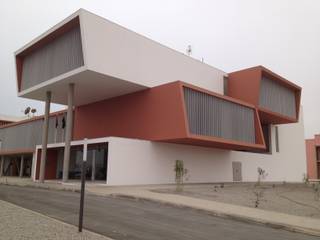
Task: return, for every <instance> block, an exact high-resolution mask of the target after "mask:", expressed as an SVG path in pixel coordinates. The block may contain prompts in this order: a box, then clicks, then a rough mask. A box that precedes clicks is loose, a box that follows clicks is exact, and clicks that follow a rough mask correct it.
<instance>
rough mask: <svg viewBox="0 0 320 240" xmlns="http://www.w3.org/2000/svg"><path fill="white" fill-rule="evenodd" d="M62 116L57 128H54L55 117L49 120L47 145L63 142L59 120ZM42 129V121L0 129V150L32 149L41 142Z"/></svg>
mask: <svg viewBox="0 0 320 240" xmlns="http://www.w3.org/2000/svg"><path fill="white" fill-rule="evenodd" d="M62 117H63V115H61V116H59V117H58V119H59V120H60V123H59V126H57V128H56V117H55V116H52V117H50V119H49V132H48V135H49V136H48V143H54V142H63V141H64V139H63V131H64V130H63V129H62V126H61V119H62ZM42 127H43V119H39V120H35V121H31V122H26V123H22V124H18V125H14V126H9V127H6V128H1V129H0V140H1V141H2V149H1V150H4V151H7V150H15V149H34V148H35V147H36V145H40V144H41V142H42Z"/></svg>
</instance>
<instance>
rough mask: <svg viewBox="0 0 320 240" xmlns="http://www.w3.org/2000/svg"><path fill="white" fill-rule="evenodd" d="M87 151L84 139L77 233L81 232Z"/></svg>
mask: <svg viewBox="0 0 320 240" xmlns="http://www.w3.org/2000/svg"><path fill="white" fill-rule="evenodd" d="M87 151H88V143H87V139H86V138H85V139H84V144H83V161H82V170H81V192H80V209H79V232H82V224H83V205H84V191H85V184H86V166H87Z"/></svg>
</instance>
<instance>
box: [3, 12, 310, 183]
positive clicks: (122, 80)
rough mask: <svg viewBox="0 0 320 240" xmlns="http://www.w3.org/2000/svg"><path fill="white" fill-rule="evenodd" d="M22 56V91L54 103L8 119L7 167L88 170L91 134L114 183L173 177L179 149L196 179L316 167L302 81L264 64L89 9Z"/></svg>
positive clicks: (275, 174)
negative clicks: (207, 50) (236, 61)
mask: <svg viewBox="0 0 320 240" xmlns="http://www.w3.org/2000/svg"><path fill="white" fill-rule="evenodd" d="M209 31H210V29H209ZM235 41H236V40H235ZM15 57H16V70H17V85H18V96H20V97H23V98H29V99H34V100H40V101H45V102H46V108H45V113H46V114H45V116H41V117H35V118H32V119H28V120H25V121H22V122H19V123H15V124H11V125H6V126H3V127H1V128H0V139H1V141H2V148H1V150H0V156H2V164H3V165H4V167H3V168H2V169H9V168H8V164H9V162H10V161H11V163H12V166H16V167H17V169H20V170H21V169H24V166H25V164H24V163H25V159H28V161H29V162H28V166H31V169H32V171H31V172H30V171H29V174H30V176H31V177H32V179H33V180H40V181H43V180H45V179H62V180H63V181H67V180H68V179H79V177H80V169H81V161H82V154H83V153H82V148H83V144H84V139H85V138H87V139H88V144H89V145H88V149H89V152H88V170H87V178H88V179H91V180H102V181H105V182H106V183H107V184H108V185H128V184H161V183H174V182H175V177H174V170H173V169H174V164H175V161H176V160H182V161H183V162H184V166H185V167H186V168H187V169H188V182H192V183H200V182H232V181H237V182H240V181H257V179H258V172H257V169H258V168H262V169H264V170H265V171H266V172H267V173H268V175H267V177H266V179H265V180H266V181H291V182H298V181H302V179H303V174H305V173H306V156H305V143H304V128H303V119H302V118H301V117H300V115H302V114H300V96H301V88H300V87H299V86H297V85H295V84H294V83H292V82H290V81H288V80H286V79H284V78H283V77H281V76H279V75H277V74H276V73H274V72H272V71H270V70H268V69H266V68H265V67H262V66H257V67H253V68H249V69H244V70H240V71H237V72H233V73H229V74H227V73H226V72H224V71H221V70H219V69H217V68H214V67H212V66H209V65H208V64H205V63H203V62H201V61H198V60H196V59H194V58H192V57H189V56H187V55H185V54H182V53H180V52H177V51H175V50H173V49H170V48H167V47H165V46H163V45H161V44H159V43H157V42H154V41H152V40H150V39H148V38H146V37H144V36H141V35H139V34H137V33H135V32H132V31H130V30H128V29H126V28H124V27H122V26H119V25H117V24H115V23H112V22H110V21H108V20H106V19H103V18H101V17H99V16H96V15H94V14H92V13H90V12H88V11H85V10H82V9H80V10H79V11H77V12H75V13H74V14H72V15H71V16H69V17H68V18H66V19H65V20H63V21H62V22H60V23H58V24H57V25H55V26H54V27H53V28H51V29H49V30H48V31H46V32H45V33H43V34H42V35H40V36H39V37H38V38H36V39H34V40H33V41H31V42H30V43H28V44H27V45H25V46H24V47H22V48H21V49H20V50H18V51H17V52H16V53H15ZM274 57H275V58H276V57H277V56H274ZM50 103H59V104H64V105H68V110H67V111H61V112H57V113H52V114H50V115H49V106H50ZM10 159H11V160H10ZM12 159H15V160H12ZM19 163H20V164H21V166H20V165H19ZM19 166H20V167H19ZM10 171H11V172H10ZM10 171H9V170H5V174H18V173H17V171H16V172H14V171H13V170H10ZM23 171H24V170H23ZM19 172H21V171H19ZM23 175H25V174H24V173H23Z"/></svg>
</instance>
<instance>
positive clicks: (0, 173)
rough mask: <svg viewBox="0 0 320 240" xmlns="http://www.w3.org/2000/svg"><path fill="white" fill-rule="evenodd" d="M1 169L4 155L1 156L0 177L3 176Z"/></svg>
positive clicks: (2, 168)
mask: <svg viewBox="0 0 320 240" xmlns="http://www.w3.org/2000/svg"><path fill="white" fill-rule="evenodd" d="M3 170H4V156H2V157H1V165H0V177H2V176H3Z"/></svg>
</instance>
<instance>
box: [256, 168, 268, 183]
mask: <svg viewBox="0 0 320 240" xmlns="http://www.w3.org/2000/svg"><path fill="white" fill-rule="evenodd" d="M257 171H258V181H257V183H256V185H257V186H260V184H261V181H262V180H264V179H265V178H266V177H267V176H268V173H266V171H265V170H263V169H262V168H260V167H258V169H257Z"/></svg>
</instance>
